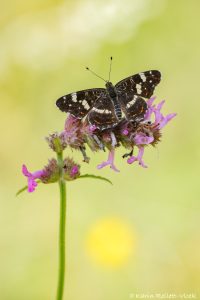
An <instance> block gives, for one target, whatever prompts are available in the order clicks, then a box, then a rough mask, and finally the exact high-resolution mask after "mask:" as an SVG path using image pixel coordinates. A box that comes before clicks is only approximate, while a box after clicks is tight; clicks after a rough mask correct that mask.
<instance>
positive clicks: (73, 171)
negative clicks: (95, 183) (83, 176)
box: [71, 165, 79, 177]
mask: <svg viewBox="0 0 200 300" xmlns="http://www.w3.org/2000/svg"><path fill="white" fill-rule="evenodd" d="M78 173H79V167H78V166H76V165H74V166H73V167H72V169H71V176H72V177H73V176H74V175H76V174H78Z"/></svg>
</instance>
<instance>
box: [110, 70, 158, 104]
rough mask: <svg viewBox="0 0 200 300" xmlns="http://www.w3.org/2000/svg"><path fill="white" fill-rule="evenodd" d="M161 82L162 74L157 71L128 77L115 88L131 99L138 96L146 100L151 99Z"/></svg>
mask: <svg viewBox="0 0 200 300" xmlns="http://www.w3.org/2000/svg"><path fill="white" fill-rule="evenodd" d="M160 80H161V73H160V72H159V71H157V70H152V71H146V72H141V73H138V74H135V75H132V76H130V77H127V78H125V79H123V80H121V81H120V82H118V83H117V84H116V85H115V87H116V89H117V91H118V92H119V93H121V94H127V95H128V96H129V97H130V96H133V95H138V96H141V97H144V98H150V97H151V96H152V95H153V92H154V89H155V87H156V85H158V84H159V82H160ZM129 97H128V98H129ZM128 98H127V99H128ZM125 100H126V99H125Z"/></svg>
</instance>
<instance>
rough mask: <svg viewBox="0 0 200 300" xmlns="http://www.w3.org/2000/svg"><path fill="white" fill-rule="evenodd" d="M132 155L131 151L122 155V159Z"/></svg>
mask: <svg viewBox="0 0 200 300" xmlns="http://www.w3.org/2000/svg"><path fill="white" fill-rule="evenodd" d="M132 155H133V149H132V150H131V152H129V153H125V154H124V155H122V158H126V157H129V156H132Z"/></svg>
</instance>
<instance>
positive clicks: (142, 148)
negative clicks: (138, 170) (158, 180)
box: [127, 147, 147, 168]
mask: <svg viewBox="0 0 200 300" xmlns="http://www.w3.org/2000/svg"><path fill="white" fill-rule="evenodd" d="M143 154H144V147H139V152H138V155H137V156H131V157H130V158H129V159H128V160H127V163H128V164H132V163H134V162H135V161H138V163H139V165H140V166H142V167H143V168H147V165H145V163H144V161H143V160H142V157H143Z"/></svg>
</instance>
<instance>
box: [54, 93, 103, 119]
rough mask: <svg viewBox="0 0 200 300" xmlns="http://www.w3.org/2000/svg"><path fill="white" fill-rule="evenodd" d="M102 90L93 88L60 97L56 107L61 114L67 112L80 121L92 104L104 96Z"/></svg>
mask: <svg viewBox="0 0 200 300" xmlns="http://www.w3.org/2000/svg"><path fill="white" fill-rule="evenodd" d="M105 94H106V90H105V89H103V88H94V89H88V90H83V91H78V92H74V93H71V94H68V95H65V96H62V97H60V98H59V99H58V100H57V101H56V105H57V106H58V108H59V109H60V110H61V111H63V112H66V113H67V112H68V113H70V114H71V115H73V116H74V117H76V118H79V119H82V118H84V117H85V115H87V113H88V112H89V111H90V109H91V108H92V107H93V105H94V103H95V102H96V101H97V99H98V98H99V97H100V96H101V95H105Z"/></svg>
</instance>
